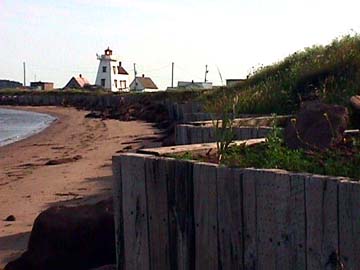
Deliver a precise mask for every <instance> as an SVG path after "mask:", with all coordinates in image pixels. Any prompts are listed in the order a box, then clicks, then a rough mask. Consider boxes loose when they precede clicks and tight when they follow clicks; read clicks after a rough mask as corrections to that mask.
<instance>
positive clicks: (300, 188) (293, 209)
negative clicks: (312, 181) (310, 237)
mask: <svg viewBox="0 0 360 270" xmlns="http://www.w3.org/2000/svg"><path fill="white" fill-rule="evenodd" d="M290 177H291V178H290V221H289V226H290V227H289V241H290V243H289V246H290V247H291V251H290V266H291V269H293V270H296V269H298V270H302V269H306V213H305V181H306V180H307V178H308V177H307V176H306V175H303V174H291V175H290Z"/></svg>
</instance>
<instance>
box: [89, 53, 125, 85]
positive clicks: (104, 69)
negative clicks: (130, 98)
mask: <svg viewBox="0 0 360 270" xmlns="http://www.w3.org/2000/svg"><path fill="white" fill-rule="evenodd" d="M97 59H98V60H99V61H100V63H99V68H98V72H97V76H96V81H95V84H96V85H98V86H101V87H102V88H105V89H108V90H110V91H112V92H119V91H129V74H128V73H127V71H126V70H125V69H124V68H123V67H122V66H121V62H120V61H119V60H118V59H117V57H115V56H113V54H112V50H110V49H109V48H107V49H106V50H105V54H103V55H101V56H97Z"/></svg>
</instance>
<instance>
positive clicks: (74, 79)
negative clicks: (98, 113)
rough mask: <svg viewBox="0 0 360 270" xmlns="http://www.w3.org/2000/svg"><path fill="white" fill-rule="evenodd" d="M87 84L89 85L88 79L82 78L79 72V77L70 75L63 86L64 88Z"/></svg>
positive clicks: (83, 86) (80, 86)
mask: <svg viewBox="0 0 360 270" xmlns="http://www.w3.org/2000/svg"><path fill="white" fill-rule="evenodd" d="M87 86H90V83H89V81H88V80H87V79H86V78H84V77H83V76H82V75H81V74H80V75H79V77H72V78H71V79H70V81H69V82H68V83H67V84H66V85H65V86H64V88H76V89H79V88H85V87H87Z"/></svg>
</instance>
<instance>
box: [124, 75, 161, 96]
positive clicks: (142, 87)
mask: <svg viewBox="0 0 360 270" xmlns="http://www.w3.org/2000/svg"><path fill="white" fill-rule="evenodd" d="M130 91H137V92H155V91H159V89H158V87H157V86H156V84H155V83H154V82H153V81H152V80H151V78H149V77H145V76H144V75H142V77H135V79H134V80H133V81H132V83H131V84H130Z"/></svg>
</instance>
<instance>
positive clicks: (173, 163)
mask: <svg viewBox="0 0 360 270" xmlns="http://www.w3.org/2000/svg"><path fill="white" fill-rule="evenodd" d="M167 180H168V203H169V207H168V208H169V230H170V239H169V241H170V243H169V244H170V265H171V269H172V270H173V269H174V270H193V269H195V263H194V262H195V225H194V202H193V200H194V190H193V163H191V162H188V161H181V160H169V162H168V175H167Z"/></svg>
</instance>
